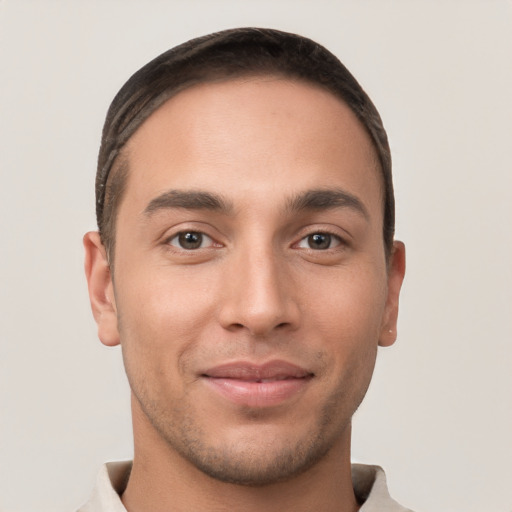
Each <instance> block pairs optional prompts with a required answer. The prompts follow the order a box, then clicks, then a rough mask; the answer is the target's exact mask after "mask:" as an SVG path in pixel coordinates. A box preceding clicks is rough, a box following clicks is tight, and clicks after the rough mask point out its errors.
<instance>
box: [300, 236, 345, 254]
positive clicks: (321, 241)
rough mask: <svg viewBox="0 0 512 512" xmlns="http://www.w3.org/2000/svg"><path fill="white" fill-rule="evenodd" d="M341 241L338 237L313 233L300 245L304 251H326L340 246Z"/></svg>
mask: <svg viewBox="0 0 512 512" xmlns="http://www.w3.org/2000/svg"><path fill="white" fill-rule="evenodd" d="M340 243H341V240H340V239H339V237H337V236H336V235H331V234H329V233H312V234H311V235H308V236H306V237H304V238H303V239H302V240H301V241H300V242H299V244H298V246H299V247H300V248H303V249H313V250H315V251H325V250H327V249H332V248H334V247H337V246H338V245H340Z"/></svg>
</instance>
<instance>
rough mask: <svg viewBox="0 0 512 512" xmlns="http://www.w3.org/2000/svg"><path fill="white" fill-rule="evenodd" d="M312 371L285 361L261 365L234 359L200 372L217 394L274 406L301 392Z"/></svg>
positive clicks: (245, 403)
mask: <svg viewBox="0 0 512 512" xmlns="http://www.w3.org/2000/svg"><path fill="white" fill-rule="evenodd" d="M313 377H314V374H313V373H312V372H310V371H308V370H306V369H304V368H301V367H299V366H296V365H294V364H291V363H288V362H286V361H270V362H268V363H265V364H263V365H257V364H253V363H250V362H245V361H241V362H234V363H229V364H224V365H220V366H216V367H213V368H210V369H208V370H206V371H205V372H204V373H202V374H201V378H202V379H203V380H204V382H205V383H206V384H207V385H208V386H209V387H210V389H212V390H213V391H214V392H216V393H217V394H218V395H220V396H221V397H223V398H225V399H227V400H229V401H230V402H232V403H234V404H237V405H242V406H246V407H256V408H264V407H274V406H277V405H280V404H282V403H284V402H286V401H288V400H290V399H291V398H292V397H294V396H296V395H298V394H299V393H301V392H304V391H305V389H306V388H307V387H308V384H309V383H310V381H311V380H312V379H313Z"/></svg>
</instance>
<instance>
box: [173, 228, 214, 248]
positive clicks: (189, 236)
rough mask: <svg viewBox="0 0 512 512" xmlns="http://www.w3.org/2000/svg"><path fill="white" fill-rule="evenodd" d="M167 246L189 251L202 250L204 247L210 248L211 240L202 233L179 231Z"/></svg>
mask: <svg viewBox="0 0 512 512" xmlns="http://www.w3.org/2000/svg"><path fill="white" fill-rule="evenodd" d="M168 244H169V245H172V246H173V247H178V248H179V249H185V250H187V251H191V250H194V249H203V248H204V247H211V246H212V245H213V240H212V239H211V238H210V237H209V236H208V235H205V234H204V233H201V232H199V231H181V232H180V233H178V234H177V235H175V236H173V237H172V238H170V239H169V241H168Z"/></svg>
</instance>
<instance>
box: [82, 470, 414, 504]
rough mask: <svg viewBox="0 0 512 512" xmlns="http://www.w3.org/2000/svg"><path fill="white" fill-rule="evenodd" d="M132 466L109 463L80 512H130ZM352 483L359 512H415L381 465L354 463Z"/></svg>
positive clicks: (100, 474) (101, 472)
mask: <svg viewBox="0 0 512 512" xmlns="http://www.w3.org/2000/svg"><path fill="white" fill-rule="evenodd" d="M131 467H132V463H131V462H129V461H126V462H110V463H107V464H105V465H104V466H103V467H102V468H101V471H100V473H99V475H98V478H97V480H96V487H95V489H94V492H93V493H92V496H91V499H90V500H89V501H88V502H87V503H86V504H85V505H84V506H83V507H81V508H80V509H78V511H77V512H126V509H125V508H124V506H123V504H122V502H121V498H120V494H121V493H122V492H123V491H124V489H125V487H126V484H127V482H128V477H129V475H130V470H131ZM352 482H353V485H354V491H355V494H356V497H357V499H358V501H359V503H363V505H362V507H361V508H360V509H359V512H412V511H411V510H409V509H407V508H404V507H402V506H401V505H399V504H398V503H397V502H396V501H395V500H393V499H392V498H391V496H390V495H389V492H388V487H387V484H386V475H385V474H384V471H383V470H382V468H380V467H379V466H366V465H363V464H352Z"/></svg>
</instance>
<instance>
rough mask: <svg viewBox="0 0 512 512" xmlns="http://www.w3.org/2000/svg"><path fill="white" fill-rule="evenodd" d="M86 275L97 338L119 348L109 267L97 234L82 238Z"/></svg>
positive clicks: (94, 232)
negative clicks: (96, 325)
mask: <svg viewBox="0 0 512 512" xmlns="http://www.w3.org/2000/svg"><path fill="white" fill-rule="evenodd" d="M84 248H85V276H86V278H87V286H88V288H89V299H90V301H91V308H92V314H93V315H94V319H95V320H96V323H97V324H98V337H99V338H100V341H101V342H102V343H103V344H104V345H108V346H110V347H113V346H115V345H119V331H118V326H117V308H116V303H115V297H114V286H113V284H112V276H111V274H110V265H109V263H108V259H107V253H106V251H105V247H104V246H103V244H102V243H101V239H100V235H99V233H98V232H97V231H90V232H89V233H86V234H85V235H84Z"/></svg>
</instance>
